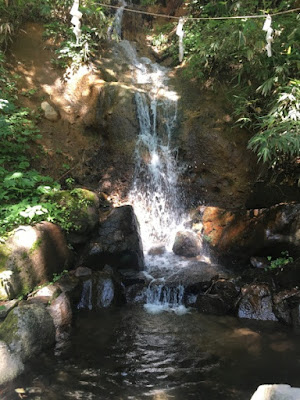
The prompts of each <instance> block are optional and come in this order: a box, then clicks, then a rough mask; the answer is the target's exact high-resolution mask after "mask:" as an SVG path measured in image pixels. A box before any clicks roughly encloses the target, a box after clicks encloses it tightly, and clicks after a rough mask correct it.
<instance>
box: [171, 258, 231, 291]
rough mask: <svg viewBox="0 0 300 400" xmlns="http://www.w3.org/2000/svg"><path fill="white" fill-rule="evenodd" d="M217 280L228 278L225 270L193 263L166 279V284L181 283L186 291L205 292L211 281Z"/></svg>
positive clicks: (211, 265) (205, 264)
mask: <svg viewBox="0 0 300 400" xmlns="http://www.w3.org/2000/svg"><path fill="white" fill-rule="evenodd" d="M219 278H229V273H228V271H226V269H225V268H223V267H221V266H219V265H213V264H207V263H205V262H195V263H191V264H190V265H189V266H187V267H185V268H182V269H180V270H179V271H178V272H175V273H174V274H172V275H171V276H170V277H168V278H167V279H166V284H167V285H172V284H173V285H177V284H180V283H182V284H183V285H184V286H185V288H186V289H187V290H189V288H196V289H197V290H206V289H208V288H209V287H210V285H211V283H212V281H213V280H215V281H217V280H218V279H219Z"/></svg>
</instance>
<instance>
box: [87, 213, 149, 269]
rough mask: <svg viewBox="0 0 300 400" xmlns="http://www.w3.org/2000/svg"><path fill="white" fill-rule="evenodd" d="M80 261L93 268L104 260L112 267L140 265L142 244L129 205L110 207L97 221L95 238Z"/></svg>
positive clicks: (140, 266) (97, 266)
mask: <svg viewBox="0 0 300 400" xmlns="http://www.w3.org/2000/svg"><path fill="white" fill-rule="evenodd" d="M81 261H82V264H83V265H87V266H90V267H91V268H93V269H101V268H103V267H104V266H105V265H106V264H108V265H110V266H112V267H114V268H116V269H122V268H131V269H136V270H141V269H143V267H144V256H143V246H142V241H141V237H140V233H139V226H138V222H137V219H136V216H135V214H134V211H133V208H132V207H131V206H123V207H118V208H115V209H113V211H112V212H111V213H110V214H109V216H108V217H107V218H106V220H105V221H103V222H102V223H101V225H100V227H99V231H98V236H97V238H96V239H95V240H93V241H92V242H91V243H90V244H89V245H88V247H87V249H86V253H85V256H83V258H82V260H81Z"/></svg>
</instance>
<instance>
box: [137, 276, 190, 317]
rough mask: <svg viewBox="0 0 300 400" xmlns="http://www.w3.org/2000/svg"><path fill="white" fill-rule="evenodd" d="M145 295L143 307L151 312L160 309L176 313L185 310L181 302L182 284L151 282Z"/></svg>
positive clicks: (155, 312) (181, 312) (159, 310)
mask: <svg viewBox="0 0 300 400" xmlns="http://www.w3.org/2000/svg"><path fill="white" fill-rule="evenodd" d="M146 296H147V301H146V304H145V306H144V307H145V309H146V310H147V311H148V312H150V313H151V314H157V313H160V312H161V311H174V312H175V313H176V314H185V313H186V312H187V309H186V307H185V306H184V304H183V296H184V286H183V285H177V286H175V287H168V286H165V285H164V284H162V283H161V284H159V283H153V284H150V285H149V286H148V288H147V293H146Z"/></svg>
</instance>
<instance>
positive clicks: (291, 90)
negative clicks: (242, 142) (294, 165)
mask: <svg viewBox="0 0 300 400" xmlns="http://www.w3.org/2000/svg"><path fill="white" fill-rule="evenodd" d="M280 89H281V91H280V93H278V94H277V97H276V99H275V100H274V101H273V103H272V108H271V110H270V111H269V113H268V114H267V115H264V116H263V117H262V118H261V120H260V121H259V125H258V127H259V133H257V134H256V135H254V136H253V137H252V138H251V139H250V141H249V148H250V149H252V150H254V151H255V152H256V153H257V155H258V157H259V159H261V160H262V161H263V162H270V163H273V164H276V163H282V162H283V161H284V160H285V159H286V158H289V159H292V158H293V157H299V156H300V81H298V80H294V81H291V82H289V85H288V86H285V87H281V88H280Z"/></svg>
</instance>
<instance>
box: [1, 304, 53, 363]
mask: <svg viewBox="0 0 300 400" xmlns="http://www.w3.org/2000/svg"><path fill="white" fill-rule="evenodd" d="M0 340H3V341H4V342H5V343H6V344H7V345H8V347H9V350H10V351H11V352H12V353H13V354H15V355H17V356H18V357H20V359H21V360H22V362H25V361H27V360H28V359H30V358H31V357H33V356H34V355H36V354H38V353H40V352H41V351H42V350H44V349H46V348H48V347H50V346H51V345H53V344H54V341H55V328H54V324H53V321H52V318H51V316H50V314H49V313H48V311H47V310H46V307H45V306H43V305H42V304H38V303H37V304H29V305H23V306H19V307H17V308H15V309H13V310H12V311H11V312H10V313H9V314H8V316H7V317H6V319H5V320H4V322H3V323H2V324H1V326H0Z"/></svg>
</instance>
